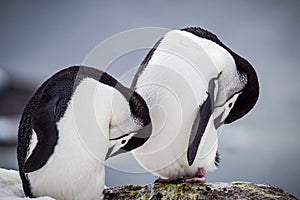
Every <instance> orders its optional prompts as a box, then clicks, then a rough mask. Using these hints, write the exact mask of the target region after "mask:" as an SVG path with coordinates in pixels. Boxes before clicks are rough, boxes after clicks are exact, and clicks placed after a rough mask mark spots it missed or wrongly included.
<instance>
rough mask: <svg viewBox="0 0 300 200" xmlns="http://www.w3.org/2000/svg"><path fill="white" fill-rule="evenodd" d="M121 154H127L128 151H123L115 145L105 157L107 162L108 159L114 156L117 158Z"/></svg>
mask: <svg viewBox="0 0 300 200" xmlns="http://www.w3.org/2000/svg"><path fill="white" fill-rule="evenodd" d="M121 153H126V151H125V150H123V149H120V148H119V147H117V146H116V145H113V146H111V147H110V148H109V149H108V151H107V153H106V156H105V160H107V159H108V158H110V157H114V156H116V155H119V154H121Z"/></svg>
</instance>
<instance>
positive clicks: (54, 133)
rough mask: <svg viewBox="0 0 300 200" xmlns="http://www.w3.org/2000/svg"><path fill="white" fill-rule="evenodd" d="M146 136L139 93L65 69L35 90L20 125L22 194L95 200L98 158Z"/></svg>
mask: <svg viewBox="0 0 300 200" xmlns="http://www.w3.org/2000/svg"><path fill="white" fill-rule="evenodd" d="M150 134H151V121H150V117H149V110H148V107H147V104H146V102H145V101H144V100H143V98H141V96H140V95H138V94H137V93H136V92H134V91H133V90H131V89H129V88H126V87H124V86H123V85H122V84H120V83H119V82H118V81H117V80H116V79H114V78H113V77H112V76H110V75H108V74H107V73H105V72H102V71H100V70H97V69H94V68H89V67H84V66H74V67H70V68H66V69H64V70H62V71H60V72H58V73H56V74H55V75H53V76H52V77H51V78H49V79H48V80H47V81H46V82H44V83H43V84H42V86H41V87H40V88H39V89H38V90H37V91H36V92H35V94H34V95H33V97H32V98H31V99H30V101H29V103H28V104H27V105H26V107H25V110H24V112H23V115H22V118H21V121H20V125H19V132H18V148H17V153H18V164H19V170H20V176H21V179H22V183H23V189H24V192H25V195H26V196H29V197H38V196H50V197H53V198H56V199H100V197H101V195H102V191H103V187H104V180H105V179H104V175H105V172H104V160H105V159H106V158H108V157H110V156H114V155H117V154H119V153H123V152H127V151H130V150H132V149H135V148H137V147H139V146H140V145H142V144H143V143H145V141H146V140H147V139H148V138H149V137H150Z"/></svg>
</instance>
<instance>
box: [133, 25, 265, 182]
mask: <svg viewBox="0 0 300 200" xmlns="http://www.w3.org/2000/svg"><path fill="white" fill-rule="evenodd" d="M131 88H132V89H134V90H135V91H136V92H137V93H139V94H140V95H141V96H142V97H143V98H144V99H145V101H146V102H147V104H148V107H149V108H150V117H151V120H152V125H153V132H152V135H151V137H150V139H149V140H148V141H147V143H145V144H144V145H143V146H142V147H140V148H138V149H135V150H133V154H134V157H135V158H136V160H137V161H138V162H139V163H140V164H141V166H142V167H143V168H145V169H146V170H148V171H150V172H152V173H153V174H154V175H155V176H157V177H158V181H159V182H165V181H174V180H175V181H176V180H181V181H182V179H183V180H184V181H186V182H205V180H206V172H207V171H213V170H215V169H216V168H217V167H218V165H219V161H220V157H219V153H218V151H217V147H218V132H217V130H218V128H220V127H221V126H222V125H223V124H230V123H232V122H234V121H236V120H237V119H240V118H241V117H243V116H244V115H245V114H247V113H248V112H249V111H250V110H251V109H252V108H253V107H254V105H255V104H256V102H257V100H258V96H259V83H258V77H257V74H256V72H255V70H254V68H253V67H252V65H251V64H250V63H249V62H248V61H247V60H246V59H244V58H242V57H241V56H239V55H238V54H236V53H235V52H233V51H232V50H231V49H229V48H228V47H227V46H225V45H224V44H223V43H222V42H221V41H220V40H219V39H218V37H217V36H216V35H214V34H213V33H211V32H209V31H207V30H204V29H202V28H199V27H188V28H184V29H180V30H171V31H169V32H167V33H166V34H165V35H164V36H163V37H162V38H161V39H160V40H159V41H158V42H157V43H156V44H155V45H154V47H153V48H152V49H151V50H150V51H149V52H148V54H147V55H146V57H145V59H144V60H143V62H142V63H141V65H140V66H139V68H138V70H137V72H136V74H135V76H134V78H133V80H132V84H131Z"/></svg>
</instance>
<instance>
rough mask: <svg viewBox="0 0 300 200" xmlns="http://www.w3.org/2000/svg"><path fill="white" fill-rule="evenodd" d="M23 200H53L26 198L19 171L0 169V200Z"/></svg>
mask: <svg viewBox="0 0 300 200" xmlns="http://www.w3.org/2000/svg"><path fill="white" fill-rule="evenodd" d="M22 199H27V200H28V199H36V200H53V198H50V197H39V198H27V197H25V195H24V192H23V189H22V183H21V179H20V177H19V173H18V171H15V170H7V169H1V168H0V200H22Z"/></svg>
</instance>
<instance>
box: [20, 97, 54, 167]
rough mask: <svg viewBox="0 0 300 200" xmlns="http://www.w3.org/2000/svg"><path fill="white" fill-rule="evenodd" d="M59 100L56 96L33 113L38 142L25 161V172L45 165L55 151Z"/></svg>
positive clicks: (32, 125)
mask: <svg viewBox="0 0 300 200" xmlns="http://www.w3.org/2000/svg"><path fill="white" fill-rule="evenodd" d="M59 100H60V99H59V97H58V96H56V97H54V98H51V99H50V100H49V101H47V102H42V103H40V105H39V106H38V107H37V108H36V109H35V110H34V112H33V114H32V122H31V127H32V129H33V130H34V131H35V133H36V135H37V141H38V142H37V144H36V146H35V148H34V149H33V151H32V153H31V154H30V156H29V157H28V159H27V160H26V161H25V163H24V166H23V169H22V170H23V172H24V173H29V172H33V171H36V170H38V169H40V168H41V167H43V166H44V165H45V164H46V162H47V161H48V159H49V157H50V156H51V155H52V153H53V152H54V148H55V145H56V143H57V140H58V130H57V127H56V122H57V117H56V107H57V105H58V104H59ZM33 134H34V133H33Z"/></svg>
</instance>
